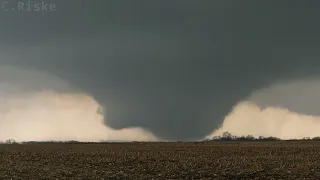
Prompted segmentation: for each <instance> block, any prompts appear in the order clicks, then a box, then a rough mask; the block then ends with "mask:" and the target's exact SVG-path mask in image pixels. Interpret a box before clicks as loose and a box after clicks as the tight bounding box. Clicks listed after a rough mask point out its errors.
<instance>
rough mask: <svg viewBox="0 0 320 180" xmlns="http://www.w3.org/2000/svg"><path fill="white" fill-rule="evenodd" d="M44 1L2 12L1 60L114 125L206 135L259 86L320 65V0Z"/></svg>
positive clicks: (177, 135)
mask: <svg viewBox="0 0 320 180" xmlns="http://www.w3.org/2000/svg"><path fill="white" fill-rule="evenodd" d="M11 2H13V1H11ZM32 2H33V1H32ZM45 2H48V3H55V4H57V8H56V9H57V11H56V12H17V11H10V12H1V16H0V21H1V26H0V39H1V45H0V47H1V52H2V53H1V55H0V56H1V60H0V62H1V63H3V64H10V65H18V66H27V67H28V66H29V67H33V68H38V69H41V70H45V71H48V72H52V73H54V74H56V75H58V76H60V77H61V78H63V79H65V80H67V81H68V82H70V83H72V84H74V85H76V86H78V87H80V88H82V90H84V91H86V92H87V93H89V94H91V95H92V96H93V97H94V98H95V99H96V100H97V101H98V102H99V103H100V104H101V105H103V106H104V108H105V110H106V111H107V112H106V120H105V121H106V123H107V124H108V125H110V126H111V127H113V128H125V127H131V126H140V127H143V128H146V129H149V130H151V131H152V132H153V133H155V135H157V136H159V137H162V138H166V139H193V138H202V137H204V136H205V135H207V134H208V133H210V132H211V131H212V130H213V129H214V128H217V127H218V126H219V125H220V124H221V122H222V121H223V119H224V116H225V115H226V114H227V113H228V112H229V111H230V110H231V108H232V107H233V105H235V103H237V102H238V101H240V100H242V99H244V98H246V96H248V95H249V94H250V93H251V92H252V91H253V90H256V89H259V88H262V87H264V86H266V85H268V84H270V83H272V82H274V81H275V80H285V79H291V78H298V77H302V76H309V75H315V74H317V73H318V70H319V68H318V65H320V61H319V60H318V58H319V52H320V51H319V46H320V41H319V32H320V25H319V24H320V23H319V17H320V11H319V8H320V3H319V2H318V1H281V2H280V1H259V2H258V1H236V0H235V1H222V0H221V1H212V0H210V1H209V0H199V1H195V0H193V1H191V0H190V1H189V0H184V1H182V0H179V1H177V0H170V1H168V0H164V1H142V0H136V1H107V0H100V1H98V0H94V1H45Z"/></svg>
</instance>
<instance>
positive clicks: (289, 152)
mask: <svg viewBox="0 0 320 180" xmlns="http://www.w3.org/2000/svg"><path fill="white" fill-rule="evenodd" d="M319 178H320V142H315V141H301V142H300V141H299V142H296V141H294V142H286V141H280V142H175V143H171V142H170V143H168V142H166V143H160V142H159V143H138V142H135V143H101V144H24V145H22V144H12V145H0V179H3V180H5V179H23V180H26V179H28V180H32V179H59V180H60V179H68V180H69V179H119V180H120V179H121V180H125V179H138V180H142V179H146V180H147V179H148V180H151V179H184V180H187V179H319Z"/></svg>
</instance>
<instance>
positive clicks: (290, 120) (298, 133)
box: [209, 101, 320, 139]
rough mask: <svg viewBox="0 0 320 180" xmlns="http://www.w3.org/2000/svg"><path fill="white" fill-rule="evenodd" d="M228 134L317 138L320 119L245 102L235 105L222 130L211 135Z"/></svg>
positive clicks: (319, 133)
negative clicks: (226, 132)
mask: <svg viewBox="0 0 320 180" xmlns="http://www.w3.org/2000/svg"><path fill="white" fill-rule="evenodd" d="M225 131H228V132H230V133H231V134H234V135H238V136H240V135H249V134H250V135H253V136H276V137H279V138H282V139H291V138H303V137H315V136H320V116H310V115H304V114H299V113H295V112H291V111H289V110H288V109H285V108H280V107H266V108H260V107H259V106H258V105H256V104H255V103H253V102H250V101H244V102H241V103H239V104H238V105H236V106H235V108H234V110H233V111H232V112H231V113H230V114H229V115H228V116H227V117H226V118H225V120H224V122H223V125H222V126H221V128H219V129H217V130H216V131H214V132H213V133H212V134H211V135H209V137H210V136H215V135H220V134H221V133H222V132H225Z"/></svg>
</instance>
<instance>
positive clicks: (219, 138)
mask: <svg viewBox="0 0 320 180" xmlns="http://www.w3.org/2000/svg"><path fill="white" fill-rule="evenodd" d="M203 141H283V140H282V139H280V138H277V137H273V136H269V137H264V136H259V137H254V136H252V135H247V136H236V135H232V134H231V133H229V132H223V133H222V135H220V136H214V137H211V138H206V139H205V140H203ZM285 141H320V136H317V137H313V138H310V137H304V138H302V139H289V140H285ZM137 142H138V141H133V142H132V143H137ZM97 143H99V144H103V143H117V142H109V141H100V142H80V141H74V140H71V141H53V140H52V141H24V142H19V143H18V142H16V141H15V140H14V139H8V140H6V141H0V144H97Z"/></svg>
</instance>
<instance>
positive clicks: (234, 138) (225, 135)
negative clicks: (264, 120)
mask: <svg viewBox="0 0 320 180" xmlns="http://www.w3.org/2000/svg"><path fill="white" fill-rule="evenodd" d="M204 141H283V140H282V139H280V138H277V137H273V136H269V137H264V136H259V137H254V136H252V135H247V136H236V135H232V134H231V133H229V132H223V133H222V135H220V136H214V137H211V138H207V139H205V140H204ZM286 141H320V137H319V136H318V137H313V138H310V137H304V138H302V139H289V140H286Z"/></svg>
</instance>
